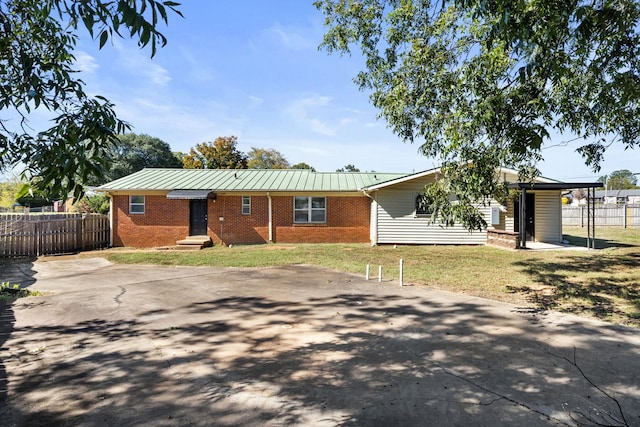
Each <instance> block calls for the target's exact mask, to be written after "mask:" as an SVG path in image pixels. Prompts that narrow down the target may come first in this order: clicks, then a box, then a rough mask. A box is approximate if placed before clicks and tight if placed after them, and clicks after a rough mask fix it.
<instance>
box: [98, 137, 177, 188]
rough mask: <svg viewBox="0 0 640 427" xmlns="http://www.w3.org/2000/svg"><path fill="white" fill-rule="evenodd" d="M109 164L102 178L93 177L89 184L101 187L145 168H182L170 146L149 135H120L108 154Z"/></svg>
mask: <svg viewBox="0 0 640 427" xmlns="http://www.w3.org/2000/svg"><path fill="white" fill-rule="evenodd" d="M106 156H107V160H108V162H109V163H108V164H107V166H106V168H105V169H106V170H105V172H104V174H103V176H101V177H91V178H90V179H89V180H88V183H89V184H92V185H100V184H104V183H106V182H109V181H113V180H116V179H118V178H121V177H123V176H126V175H129V174H132V173H134V172H137V171H139V170H141V169H144V168H182V162H181V161H180V159H178V157H176V156H175V155H174V154H173V153H172V152H171V147H170V146H169V144H167V143H166V142H164V141H163V140H161V139H159V138H154V137H152V136H149V135H145V134H141V135H136V134H135V133H128V134H125V135H119V136H118V139H117V141H116V142H115V143H114V144H113V145H110V146H109V148H108V150H107V152H106Z"/></svg>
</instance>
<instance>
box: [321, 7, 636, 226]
mask: <svg viewBox="0 0 640 427" xmlns="http://www.w3.org/2000/svg"><path fill="white" fill-rule="evenodd" d="M314 4H315V5H316V7H317V8H318V9H320V10H321V11H322V12H323V14H324V15H325V18H326V26H327V32H326V34H325V37H324V41H323V44H322V46H323V47H324V48H325V49H326V50H327V51H328V52H338V53H341V54H349V53H350V51H351V49H353V48H354V47H355V48H356V49H359V50H360V51H361V52H362V54H363V56H364V59H365V64H366V65H365V68H364V69H363V70H362V71H361V72H360V73H359V74H358V75H357V77H356V78H355V82H356V84H357V85H358V86H359V87H360V88H361V89H363V90H367V91H370V92H371V101H372V103H373V105H374V106H375V107H377V108H378V109H379V110H380V115H381V116H382V117H383V118H385V119H386V121H387V122H388V125H389V126H390V127H391V129H392V130H393V131H394V132H395V133H396V134H397V135H398V136H400V137H401V138H402V139H403V140H405V141H408V142H417V143H419V144H421V151H422V153H423V154H425V155H427V156H430V157H435V158H438V159H440V161H441V162H442V164H443V168H442V172H443V173H444V178H443V179H441V180H440V181H439V182H438V185H440V186H441V187H443V188H444V187H446V189H447V191H450V192H452V193H453V194H454V195H455V196H456V198H457V200H458V202H459V203H458V204H457V205H456V206H454V207H452V206H449V207H447V208H444V209H443V210H442V212H446V213H448V214H449V215H450V216H451V218H454V219H456V220H461V221H463V222H464V223H465V224H466V225H467V227H468V228H470V229H473V228H482V227H484V226H486V224H485V223H484V221H483V220H481V218H480V217H479V212H478V211H477V210H474V209H471V210H470V209H469V207H470V206H472V204H473V203H474V202H477V201H482V200H486V199H487V198H488V197H491V196H492V195H494V194H495V193H496V192H499V191H501V190H500V188H499V187H500V184H499V179H498V177H497V176H496V173H495V171H496V168H498V167H499V166H508V167H513V168H516V169H518V170H519V171H520V174H521V177H520V178H521V179H522V180H525V179H531V178H533V177H534V176H535V175H537V174H538V171H537V168H536V165H537V163H538V162H539V161H540V160H542V154H541V149H542V147H543V143H544V141H546V140H548V139H549V137H550V132H551V131H552V130H553V131H554V132H557V133H560V134H572V135H575V136H576V137H577V138H578V139H582V140H583V141H584V145H582V146H581V147H580V148H578V151H579V152H580V153H581V154H582V156H583V157H584V159H585V162H586V163H587V164H588V165H590V166H591V167H592V168H593V169H594V170H596V171H597V170H599V168H600V163H601V162H602V159H603V156H604V154H605V151H606V148H607V147H608V146H609V145H610V144H613V143H615V144H621V145H623V146H624V147H625V148H633V147H636V146H638V144H639V142H640V102H639V100H640V74H639V69H638V65H639V63H640V36H639V31H640V25H639V23H640V22H639V21H640V2H638V1H632V0H620V1H615V2H600V1H597V2H592V1H585V0H577V1H574V2H565V1H557V0H540V1H536V2H532V1H527V0H525V1H513V0H492V1H484V0H438V1H429V0H426V1H422V0H421V1H417V0H318V1H316V2H315V3H314ZM433 193H434V194H433V196H434V197H435V196H438V195H439V197H438V201H437V204H442V205H444V204H451V203H450V202H449V197H448V195H447V194H445V193H444V192H438V191H436V190H433Z"/></svg>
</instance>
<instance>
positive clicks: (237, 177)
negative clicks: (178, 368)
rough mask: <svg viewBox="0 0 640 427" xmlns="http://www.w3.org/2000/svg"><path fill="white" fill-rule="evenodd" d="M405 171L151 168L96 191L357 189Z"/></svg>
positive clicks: (350, 190) (395, 176)
mask: <svg viewBox="0 0 640 427" xmlns="http://www.w3.org/2000/svg"><path fill="white" fill-rule="evenodd" d="M406 175H407V174H404V173H379V172H312V171H310V170H308V169H294V170H291V169H152V168H147V169H143V170H141V171H138V172H136V173H133V174H131V175H128V176H125V177H123V178H120V179H117V180H115V181H112V182H109V183H107V184H104V185H101V186H100V187H98V188H96V190H97V191H104V192H111V191H139V190H166V191H172V190H176V189H180V190H209V191H214V192H224V191H228V192H251V191H252V192H262V191H274V192H276V191H280V192H292V191H296V192H299V191H305V192H309V191H317V192H355V191H360V190H361V189H362V188H365V187H369V186H371V185H376V184H379V183H382V182H386V181H390V180H395V179H398V178H401V177H403V176H406Z"/></svg>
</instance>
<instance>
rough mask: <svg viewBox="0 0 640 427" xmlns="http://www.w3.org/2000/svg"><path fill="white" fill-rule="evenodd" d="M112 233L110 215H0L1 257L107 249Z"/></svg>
mask: <svg viewBox="0 0 640 427" xmlns="http://www.w3.org/2000/svg"><path fill="white" fill-rule="evenodd" d="M109 231H110V230H109V217H108V216H106V215H82V214H51V215H32V214H31V215H30V214H0V257H21V256H39V255H51V254H61V253H69V252H79V251H83V250H91V249H100V248H106V247H107V246H109V235H110V233H109Z"/></svg>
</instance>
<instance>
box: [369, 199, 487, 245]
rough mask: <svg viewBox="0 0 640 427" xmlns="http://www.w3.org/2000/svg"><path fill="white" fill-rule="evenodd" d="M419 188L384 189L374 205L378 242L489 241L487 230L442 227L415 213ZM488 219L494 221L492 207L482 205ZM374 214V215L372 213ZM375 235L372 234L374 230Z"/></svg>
mask: <svg viewBox="0 0 640 427" xmlns="http://www.w3.org/2000/svg"><path fill="white" fill-rule="evenodd" d="M416 190H418V191H419V190H420V188H417V189H416V188H406V189H405V190H402V191H398V190H397V189H396V188H393V187H392V188H389V189H381V190H380V191H378V193H377V195H376V201H377V203H375V204H374V205H373V206H372V209H373V208H376V215H377V242H375V243H399V244H443V245H447V244H452V245H453V244H484V243H486V241H487V233H486V231H477V232H473V233H469V232H468V231H467V230H466V229H465V228H464V227H462V226H461V225H456V226H453V227H441V226H440V225H438V224H431V225H429V222H430V220H431V218H430V217H429V216H422V215H420V216H416V214H415V198H416V193H417V191H416ZM481 211H482V214H483V215H484V217H485V220H487V221H490V220H491V208H490V207H489V206H486V207H482V208H481ZM372 217H373V215H372ZM372 235H373V233H372Z"/></svg>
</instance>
